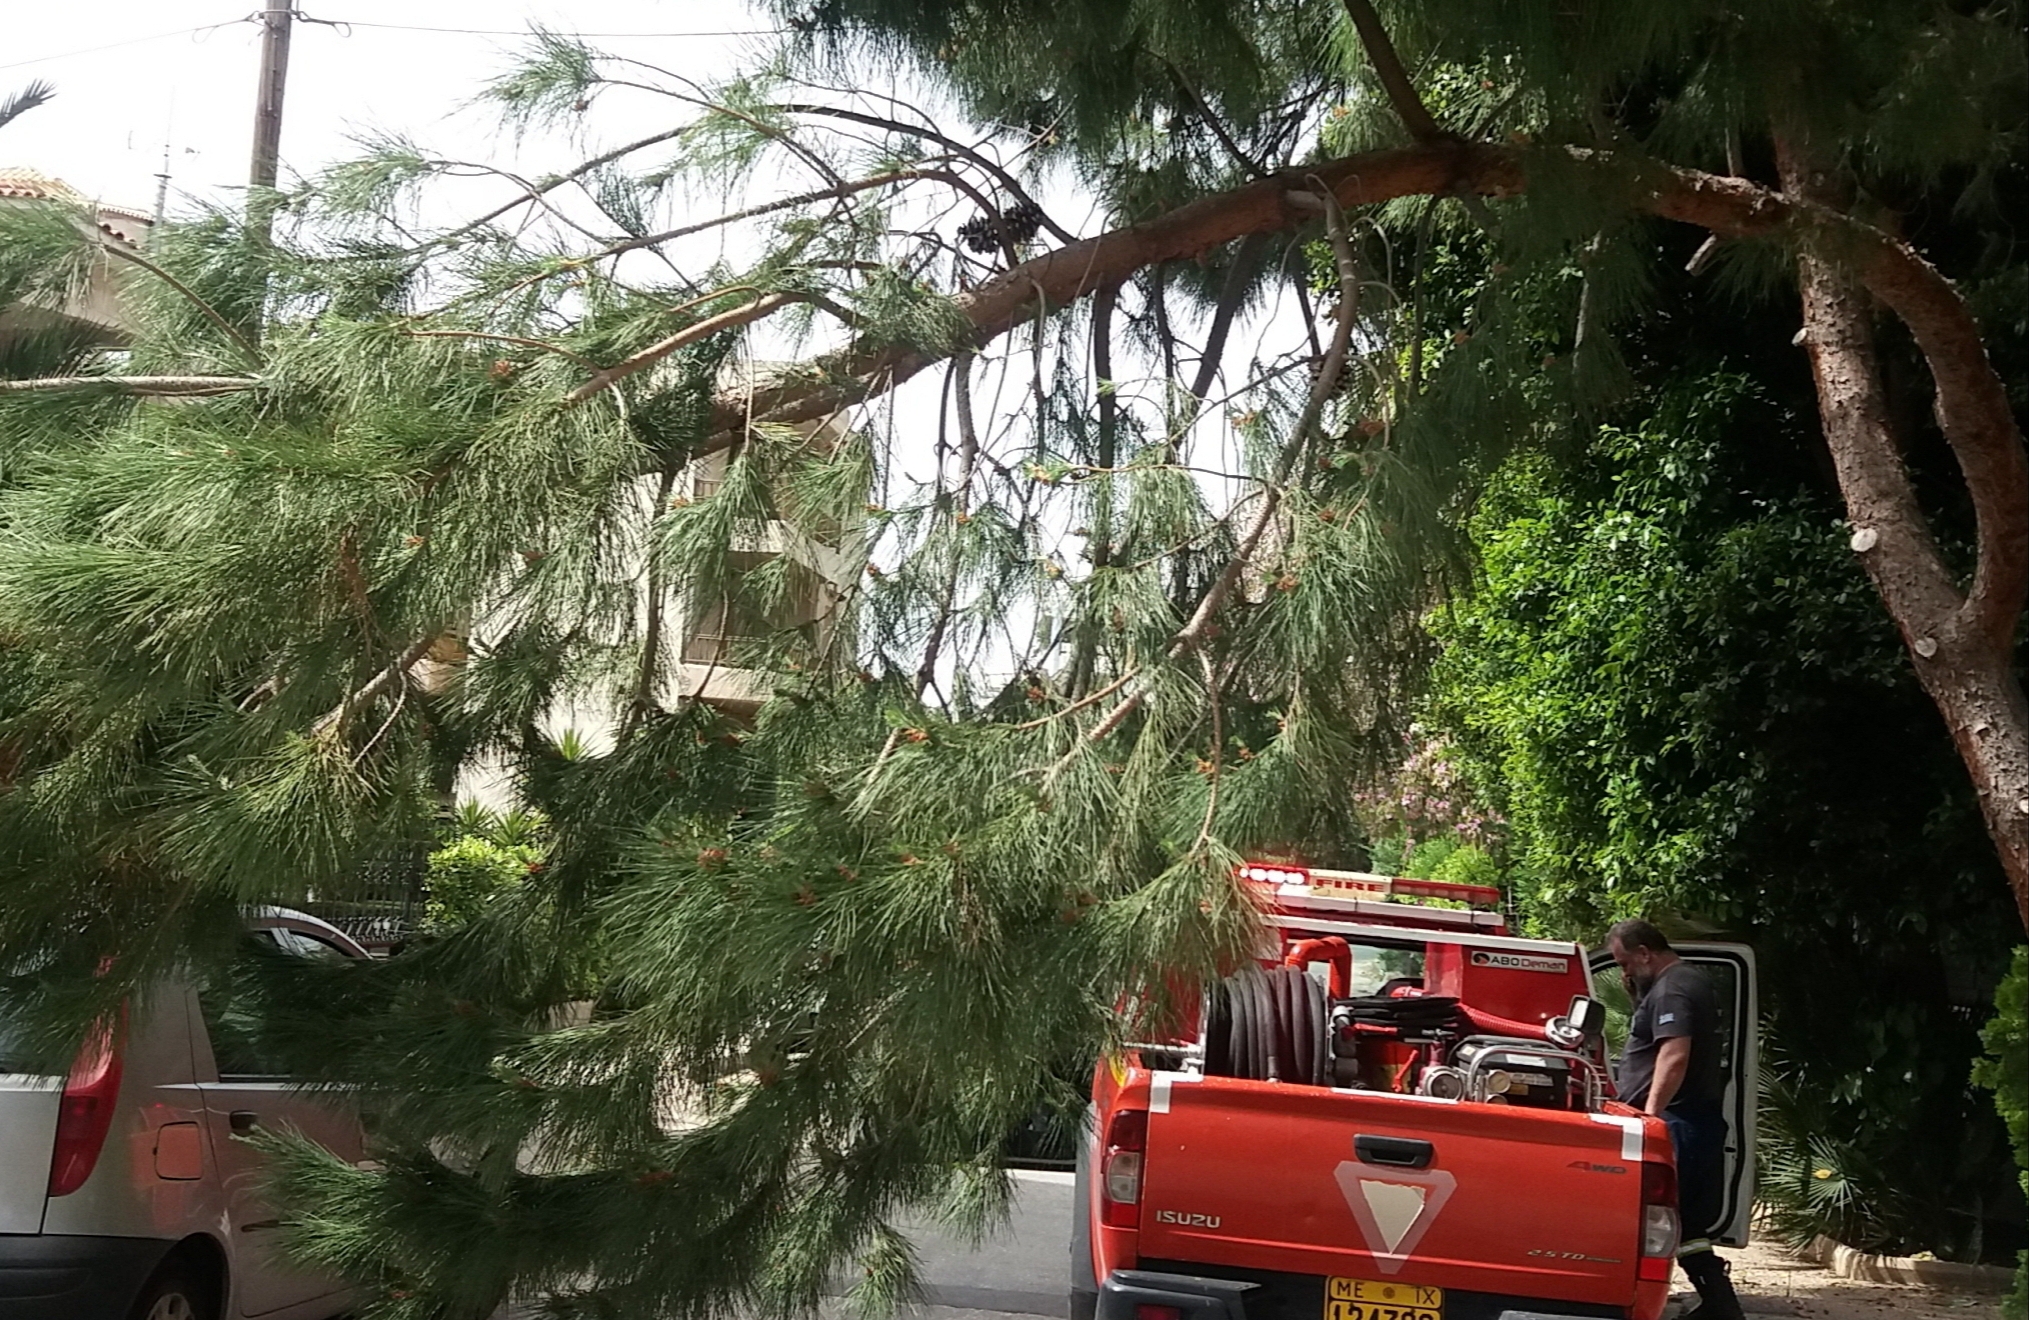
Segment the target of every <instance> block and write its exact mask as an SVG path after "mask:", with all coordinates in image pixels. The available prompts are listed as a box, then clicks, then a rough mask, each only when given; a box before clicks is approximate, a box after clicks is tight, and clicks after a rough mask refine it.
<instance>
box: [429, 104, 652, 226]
mask: <svg viewBox="0 0 2029 1320" xmlns="http://www.w3.org/2000/svg"><path fill="white" fill-rule="evenodd" d="M688 132H690V125H688V124H686V125H684V126H683V127H681V128H672V129H668V130H666V131H664V132H661V133H651V134H649V135H648V136H647V137H645V138H638V139H636V140H635V141H633V142H629V143H628V144H627V145H626V146H624V147H615V148H613V150H611V151H608V152H603V153H601V154H600V155H597V156H594V157H592V158H591V159H590V160H587V161H585V162H584V163H582V164H580V165H578V166H576V167H575V168H573V169H570V170H567V171H565V172H564V173H562V174H558V175H553V176H551V177H550V178H547V179H544V180H543V181H542V182H541V183H538V184H533V185H530V186H528V187H526V188H524V189H523V191H522V194H521V196H519V197H516V198H515V199H514V200H513V201H510V202H506V203H504V204H502V205H500V206H496V207H494V208H493V209H492V210H491V211H488V212H487V213H486V214H484V215H482V216H480V217H479V218H478V219H476V220H471V221H468V222H467V223H465V224H462V225H460V226H458V228H456V229H453V230H451V231H450V232H449V233H446V234H439V235H437V236H435V237H434V238H432V239H431V240H430V242H429V243H428V244H427V245H426V246H430V247H441V246H443V245H444V244H446V243H452V242H456V241H457V240H458V239H461V238H463V237H465V236H466V235H467V234H470V233H473V232H475V231H477V230H480V229H483V228H485V227H486V226H487V225H489V224H491V223H493V222H494V221H495V220H498V219H499V218H500V217H501V216H503V215H506V214H507V213H508V212H509V211H512V210H514V209H515V208H516V207H518V206H525V205H527V204H528V203H530V202H533V201H536V200H538V199H539V198H541V197H543V196H546V195H547V194H549V193H552V192H555V191H556V190H557V189H558V188H561V187H563V186H564V185H565V184H567V183H571V182H574V181H576V180H578V179H582V178H584V177H585V176H586V175H587V174H590V173H592V172H593V171H595V170H597V169H599V168H600V167H601V166H604V165H610V164H612V163H613V162H614V161H616V160H619V159H621V158H622V157H625V156H631V155H633V154H634V153H635V152H637V151H640V150H642V149H643V148H645V147H652V146H654V145H655V144H657V143H658V142H668V141H670V140H672V139H674V138H680V137H682V136H683V135H684V134H685V133H688Z"/></svg>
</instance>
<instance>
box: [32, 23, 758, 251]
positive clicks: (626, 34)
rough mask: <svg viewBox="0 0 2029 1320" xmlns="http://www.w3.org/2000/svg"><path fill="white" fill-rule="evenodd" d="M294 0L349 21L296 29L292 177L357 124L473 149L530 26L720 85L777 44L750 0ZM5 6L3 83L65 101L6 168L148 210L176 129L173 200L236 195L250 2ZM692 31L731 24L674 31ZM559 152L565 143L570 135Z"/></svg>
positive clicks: (286, 167) (240, 179) (289, 116)
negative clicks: (488, 101) (35, 87)
mask: <svg viewBox="0 0 2029 1320" xmlns="http://www.w3.org/2000/svg"><path fill="white" fill-rule="evenodd" d="M256 2H258V0H256ZM299 5H300V11H301V13H302V14H303V15H304V16H305V17H306V18H308V19H324V20H331V21H332V22H344V23H345V24H346V25H347V26H343V27H333V26H328V25H326V24H324V23H318V22H298V23H297V24H296V25H295V37H294V42H293V49H292V51H291V58H290V64H289V85H288V98H287V110H286V114H285V116H284V120H283V127H282V162H283V178H284V180H285V182H286V180H287V179H288V178H289V176H290V172H291V171H294V172H297V173H302V174H311V173H315V172H316V171H317V170H318V169H319V168H320V167H322V166H323V165H325V164H328V163H329V162H331V161H333V160H336V159H340V158H342V157H344V156H347V155H351V154H356V153H354V152H353V151H352V150H351V149H349V148H348V146H347V136H348V135H349V134H351V133H355V132H358V131H361V130H369V129H392V130H399V131H401V132H404V133H407V134H409V135H411V136H413V137H416V138H418V139H419V140H421V141H422V142H423V143H424V144H425V145H426V146H430V147H433V148H437V149H442V150H448V149H450V148H453V147H456V148H459V149H460V150H461V152H462V151H469V150H472V149H473V148H474V147H477V146H478V145H480V144H481V143H482V141H484V140H485V139H487V138H489V137H490V134H491V122H490V118H489V116H488V115H487V114H486V113H485V112H483V111H481V112H472V111H466V112H464V113H460V107H461V105H463V104H464V103H465V102H466V101H468V100H469V99H470V98H471V96H472V95H473V93H474V92H475V91H476V90H477V89H478V87H479V86H480V84H481V83H482V82H484V81H485V80H486V79H487V78H488V77H490V76H492V75H493V74H495V73H498V72H499V71H500V70H501V69H502V68H503V67H504V66H505V65H506V64H507V63H508V58H509V52H510V51H511V50H512V49H514V48H515V47H516V46H517V45H519V44H520V43H519V42H518V41H517V36H516V34H521V33H526V32H527V30H528V29H529V26H530V25H531V24H541V25H543V26H545V27H549V28H551V29H553V30H556V31H560V32H583V33H587V34H598V36H597V40H596V43H595V44H597V45H598V46H600V47H601V48H603V49H607V50H611V51H613V52H615V53H618V54H624V55H629V56H633V57H636V58H640V59H644V60H649V61H653V62H655V63H658V64H664V65H666V66H669V67H674V68H680V69H682V70H683V71H684V72H686V73H687V74H689V75H690V76H692V77H696V78H700V79H703V80H707V81H709V80H710V79H712V78H713V77H715V76H718V75H719V74H721V73H724V72H729V71H730V70H732V69H733V68H735V67H736V66H737V65H738V64H740V63H741V62H742V60H741V56H742V55H743V53H745V54H751V53H754V52H756V51H757V50H759V49H761V48H764V47H765V46H767V45H768V44H770V42H771V40H772V39H771V38H770V37H769V36H768V35H765V34H762V35H750V34H751V33H753V31H754V30H755V29H760V28H765V27H766V26H768V20H767V19H766V18H765V17H762V16H760V15H757V14H755V13H753V12H751V11H750V10H749V8H748V6H746V5H744V4H741V3H738V0H712V2H710V3H700V2H698V0H568V2H567V0H299ZM6 9H7V11H8V12H7V20H6V31H7V35H8V42H7V44H6V45H5V46H4V47H0V95H4V94H7V93H10V92H13V91H16V90H19V89H20V88H21V87H23V86H25V85H27V84H28V83H29V82H32V81H35V80H38V79H39V80H42V81H44V82H48V83H50V84H52V85H54V86H55V88H56V90H57V97H56V99H55V100H54V101H52V102H50V103H49V104H48V105H46V106H43V107H42V108H40V109H38V110H34V111H31V112H30V113H28V114H26V115H24V116H22V117H21V118H20V119H17V120H15V121H14V122H13V123H12V124H10V125H8V126H7V127H6V128H4V129H0V166H26V167H28V168H31V169H35V170H39V171H41V172H42V173H44V174H50V175H55V176H56V177H58V178H61V179H64V180H65V181H67V182H68V183H70V184H71V185H72V186H73V187H75V188H77V189H78V190H79V191H80V192H83V193H85V194H86V195H88V196H91V197H94V198H96V199H98V200H100V201H102V202H107V203H111V204H114V205H119V206H127V207H133V208H136V209H140V210H149V209H152V208H153V206H154V203H155V188H156V178H155V176H156V174H157V173H158V172H159V171H160V170H161V169H162V153H163V147H164V144H165V142H166V143H167V145H168V146H169V148H170V155H171V164H170V173H171V175H172V179H171V194H170V209H171V211H172V213H173V212H174V211H175V210H176V209H177V194H178V193H179V192H180V193H185V194H194V195H197V196H203V197H207V198H211V199H216V200H225V199H226V198H227V197H229V196H230V193H229V190H231V189H235V188H237V187H239V186H241V185H243V184H244V183H245V182H246V178H247V162H248V156H249V149H250V146H251V143H252V135H253V111H254V101H255V84H256V81H257V75H258V73H259V70H260V27H259V25H258V24H257V23H254V22H249V21H247V18H248V14H249V8H248V0H237V3H236V0H150V2H148V3H143V0H92V2H91V3H81V2H80V0H69V2H68V3H64V2H61V0H12V3H9V4H7V5H6ZM417 28H437V29H451V30H447V31H417V30H415V29H417ZM693 33H713V34H716V33H732V34H735V35H723V36H722V35H704V36H698V35H673V34H693ZM606 34H619V35H606ZM634 34H639V35H634ZM662 34H672V35H662ZM548 145H549V144H544V143H540V142H537V143H530V144H524V146H523V148H522V159H523V163H524V164H530V163H532V162H529V161H528V159H527V157H528V154H529V153H531V152H533V153H536V154H543V155H547V154H549V152H548V151H546V150H545V147H546V146H548ZM554 150H555V151H556V153H557V155H558V156H559V158H561V156H562V155H564V154H566V149H565V147H564V146H563V144H555V147H554ZM542 163H543V164H545V165H546V164H547V163H548V162H546V161H545V162H542Z"/></svg>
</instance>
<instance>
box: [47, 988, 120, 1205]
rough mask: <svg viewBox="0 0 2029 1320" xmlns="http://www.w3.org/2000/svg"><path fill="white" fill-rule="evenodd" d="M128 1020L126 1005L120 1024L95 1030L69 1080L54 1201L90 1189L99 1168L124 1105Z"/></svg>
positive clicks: (59, 1114) (59, 1124)
mask: <svg viewBox="0 0 2029 1320" xmlns="http://www.w3.org/2000/svg"><path fill="white" fill-rule="evenodd" d="M126 1016H127V1014H126V1008H125V1007H124V1006H122V1008H121V1010H120V1014H119V1017H118V1018H117V1019H116V1020H112V1021H104V1020H102V1021H100V1022H99V1023H98V1024H97V1025H96V1026H94V1027H93V1028H92V1031H91V1034H90V1035H88V1036H86V1037H85V1043H84V1044H83V1045H82V1046H81V1047H79V1049H78V1053H77V1058H76V1060H74V1061H73V1062H72V1063H71V1066H70V1075H69V1076H68V1077H66V1078H65V1079H64V1083H63V1099H62V1101H61V1102H59V1104H58V1106H57V1111H56V1153H55V1155H54V1157H53V1158H52V1159H51V1160H50V1163H49V1194H50V1195H51V1196H68V1195H70V1194H71V1193H72V1192H74V1191H76V1190H77V1189H78V1188H80V1187H82V1186H84V1185H85V1179H87V1178H89V1177H91V1176H92V1169H93V1168H95V1167H96V1166H97V1165H98V1162H99V1152H100V1151H101V1150H103V1149H104V1148H105V1145H106V1134H107V1133H108V1132H110V1131H111V1130H112V1126H113V1109H114V1107H115V1106H116V1105H118V1104H119V1101H120V1044H121V1042H120V1035H121V1030H120V1029H121V1027H122V1026H124V1025H125V1022H126Z"/></svg>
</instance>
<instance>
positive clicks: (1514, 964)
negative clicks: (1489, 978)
mask: <svg viewBox="0 0 2029 1320" xmlns="http://www.w3.org/2000/svg"><path fill="white" fill-rule="evenodd" d="M1472 965H1473V966H1475V967H1499V968H1501V969H1502V970H1504V971H1510V972H1553V973H1555V974H1556V975H1558V976H1562V975H1563V974H1564V973H1566V972H1568V971H1570V970H1571V960H1570V959H1569V958H1545V957H1543V956H1541V955H1540V954H1531V953H1495V952H1494V951H1493V950H1491V949H1474V950H1473V951H1472Z"/></svg>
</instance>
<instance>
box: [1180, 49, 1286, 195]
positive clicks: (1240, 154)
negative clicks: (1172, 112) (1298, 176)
mask: <svg viewBox="0 0 2029 1320" xmlns="http://www.w3.org/2000/svg"><path fill="white" fill-rule="evenodd" d="M1163 67H1165V68H1167V69H1168V70H1169V75H1170V78H1171V80H1173V81H1174V82H1175V83H1176V85H1177V90H1178V91H1180V92H1182V93H1183V94H1184V95H1185V96H1186V97H1188V98H1190V102H1191V104H1192V105H1194V106H1196V107H1197V108H1198V114H1199V115H1200V116H1201V117H1202V118H1203V119H1204V121H1205V124H1206V126H1207V127H1209V128H1210V129H1211V130H1212V135H1213V136H1214V137H1216V138H1218V139H1219V145H1220V146H1222V147H1224V148H1225V149H1226V154H1227V155H1229V156H1231V157H1232V158H1233V160H1234V161H1235V162H1236V163H1237V164H1238V165H1239V166H1240V168H1241V169H1243V170H1245V171H1247V173H1249V174H1251V175H1253V176H1254V177H1255V178H1257V179H1265V178H1267V177H1268V173H1269V172H1268V168H1267V167H1266V166H1264V165H1262V164H1261V163H1260V162H1258V161H1256V160H1255V159H1254V158H1253V157H1252V156H1249V155H1248V154H1247V153H1246V152H1244V151H1242V150H1240V144H1239V143H1238V142H1235V141H1234V140H1233V135H1232V134H1231V133H1228V132H1227V131H1226V125H1225V124H1224V123H1222V122H1221V121H1220V119H1219V116H1218V115H1216V114H1214V113H1213V112H1212V107H1211V105H1210V103H1208V102H1207V101H1206V100H1205V98H1204V97H1203V96H1201V95H1199V93H1198V89H1197V88H1195V87H1193V86H1191V83H1190V80H1189V79H1187V78H1185V77H1184V71H1183V70H1182V69H1179V68H1178V67H1177V66H1176V65H1174V64H1171V63H1170V62H1169V61H1168V60H1164V61H1163Z"/></svg>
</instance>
